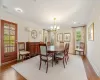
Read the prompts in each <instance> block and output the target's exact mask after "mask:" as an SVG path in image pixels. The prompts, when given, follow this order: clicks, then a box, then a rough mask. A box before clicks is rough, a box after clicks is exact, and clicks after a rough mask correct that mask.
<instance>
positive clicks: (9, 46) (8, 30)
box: [4, 23, 16, 54]
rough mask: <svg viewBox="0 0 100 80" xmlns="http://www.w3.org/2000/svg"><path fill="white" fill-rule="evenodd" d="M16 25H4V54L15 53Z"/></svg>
mask: <svg viewBox="0 0 100 80" xmlns="http://www.w3.org/2000/svg"><path fill="white" fill-rule="evenodd" d="M15 37H16V36H15V25H13V24H7V23H4V50H5V51H4V52H5V54H6V53H11V52H14V51H15V44H16V40H15Z"/></svg>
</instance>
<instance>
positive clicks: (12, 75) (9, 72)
mask: <svg viewBox="0 0 100 80" xmlns="http://www.w3.org/2000/svg"><path fill="white" fill-rule="evenodd" d="M82 60H83V63H84V67H85V71H86V74H87V78H88V80H100V78H99V77H98V76H97V75H96V74H95V72H94V70H93V68H92V66H91V65H90V63H89V61H88V59H87V58H86V57H85V56H82ZM16 63H17V62H13V63H10V64H7V65H4V66H2V67H0V80H26V79H25V78H24V77H23V76H21V75H20V74H19V73H18V72H16V71H15V70H14V69H13V68H11V65H13V64H16Z"/></svg>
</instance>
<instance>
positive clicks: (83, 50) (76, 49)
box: [75, 49, 84, 51]
mask: <svg viewBox="0 0 100 80" xmlns="http://www.w3.org/2000/svg"><path fill="white" fill-rule="evenodd" d="M75 50H76V51H84V50H83V49H75Z"/></svg>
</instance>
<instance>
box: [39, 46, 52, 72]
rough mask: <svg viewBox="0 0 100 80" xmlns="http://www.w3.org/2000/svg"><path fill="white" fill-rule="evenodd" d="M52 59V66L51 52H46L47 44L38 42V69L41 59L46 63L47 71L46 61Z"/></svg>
mask: <svg viewBox="0 0 100 80" xmlns="http://www.w3.org/2000/svg"><path fill="white" fill-rule="evenodd" d="M51 60H52V67H53V54H52V56H51V54H50V53H49V54H48V53H47V46H46V44H40V66H39V70H40V69H41V64H42V61H44V62H45V63H46V65H47V68H46V73H47V72H48V62H49V61H51Z"/></svg>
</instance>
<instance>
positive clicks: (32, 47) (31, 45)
mask: <svg viewBox="0 0 100 80" xmlns="http://www.w3.org/2000/svg"><path fill="white" fill-rule="evenodd" d="M39 44H43V42H26V50H27V51H29V52H30V53H31V55H32V56H35V55H38V54H40V49H39Z"/></svg>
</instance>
